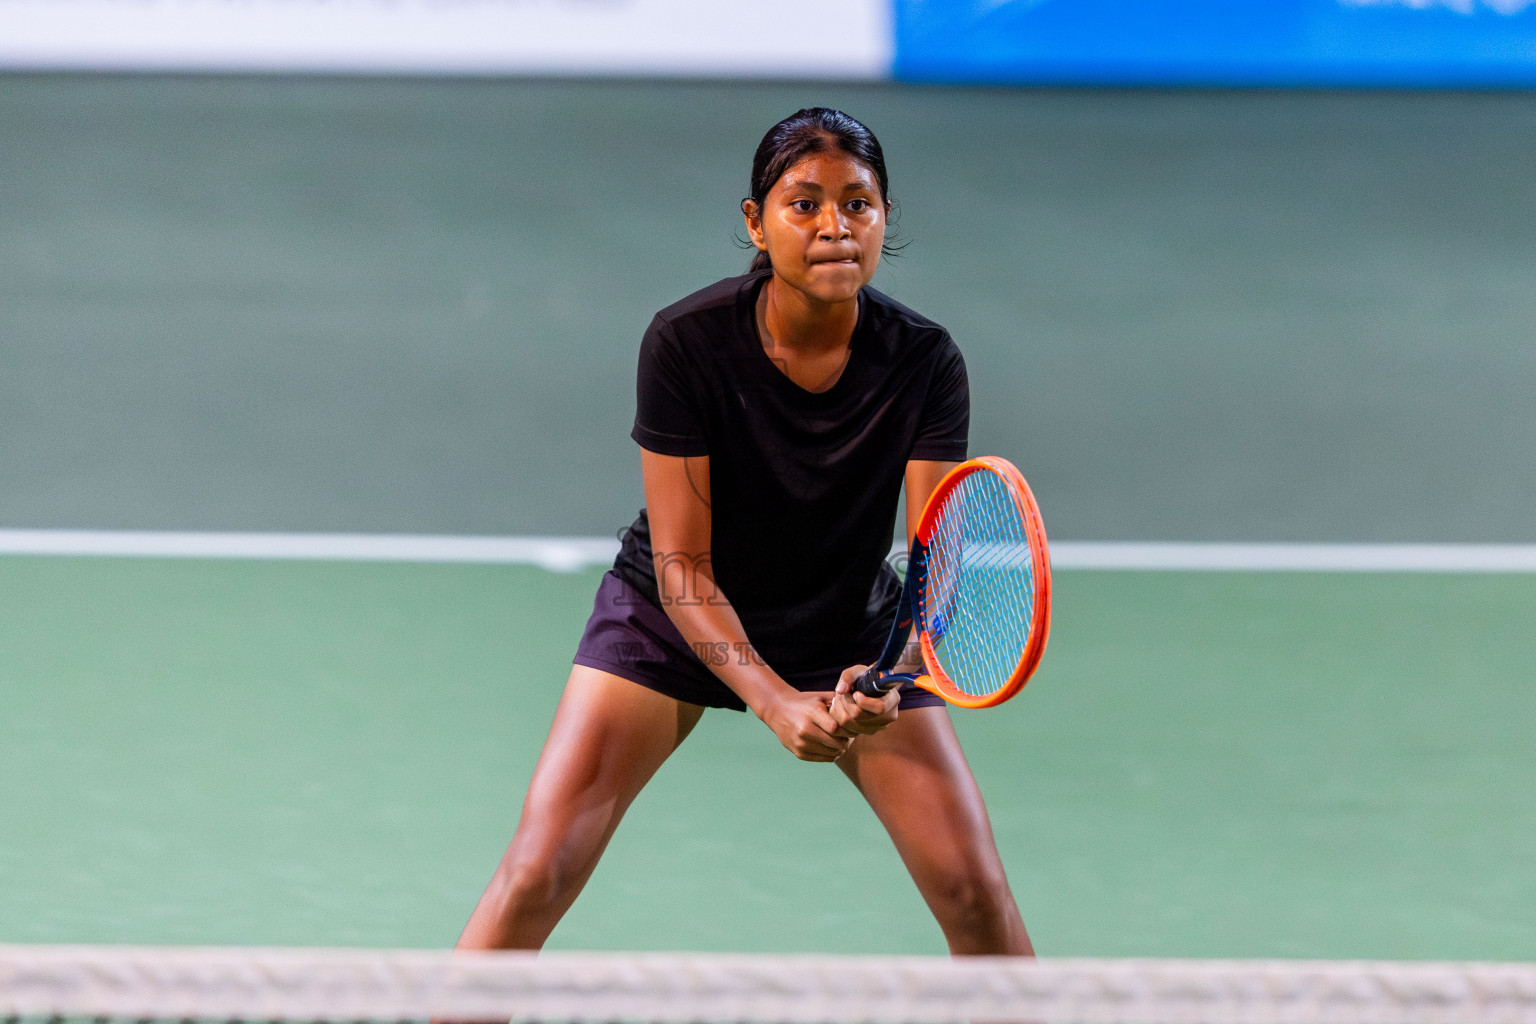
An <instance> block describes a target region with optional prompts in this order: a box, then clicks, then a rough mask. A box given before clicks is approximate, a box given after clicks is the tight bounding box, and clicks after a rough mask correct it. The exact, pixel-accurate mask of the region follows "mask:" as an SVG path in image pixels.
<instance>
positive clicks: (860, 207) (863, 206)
mask: <svg viewBox="0 0 1536 1024" xmlns="http://www.w3.org/2000/svg"><path fill="white" fill-rule="evenodd" d="M848 209H849V210H850V211H852V212H853V213H863V212H864V211H865V210H867V209H869V200H868V199H853V200H850V201H849V203H848Z"/></svg>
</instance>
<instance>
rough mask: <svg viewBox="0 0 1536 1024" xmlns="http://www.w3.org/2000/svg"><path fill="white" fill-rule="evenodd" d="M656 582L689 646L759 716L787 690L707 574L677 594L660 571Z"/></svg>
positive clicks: (729, 603) (664, 601)
mask: <svg viewBox="0 0 1536 1024" xmlns="http://www.w3.org/2000/svg"><path fill="white" fill-rule="evenodd" d="M657 580H658V589H659V591H660V596H661V606H662V608H663V609H664V610H665V611H666V613H667V617H668V618H669V619H671V620H672V624H673V625H674V626H676V627H677V631H678V632H679V633H681V634H682V635H683V639H684V640H686V641H688V646H690V647H691V648H693V650H694V652H695V654H697V655H698V656H699V660H700V661H702V662H703V663H704V664H705V665H706V666H707V667H708V668H709V670H710V671H711V672H713V673H714V674H715V675H716V676H717V677H718V678H719V679H720V681H721V682H723V683H725V685H726V686H728V687H730V689H731V691H732V692H734V693H735V694H736V696H738V697H740V698H741V699H742V701H744V702H745V703H746V705H747V707H749V708H751V709H752V710H753V711H754V712H755V713H756V714H757V715H758V716H759V717H761V716H762V714H763V708H764V707H765V706H766V705H767V704H769V703H771V702H772V701H773V700H774V699H776V698H778V697H780V696H782V695H784V694H785V693H786V692H789V691H791V690H792V687H790V685H789V684H788V683H786V682H784V680H783V679H782V678H780V676H779V674H778V673H777V672H775V671H773V669H772V668H770V667H769V666H768V665H767V663H766V662H764V661H763V659H762V658H761V657H759V656H758V653H757V650H756V649H755V648H754V647H753V646H752V642H751V641H750V640H748V639H747V631H746V629H745V628H744V627H743V626H742V624H741V618H740V617H739V616H738V615H737V614H736V609H735V608H733V607H731V602H730V600H729V599H727V598H726V596H725V594H723V593H722V592H721V591H720V588H719V587H717V586H716V585H715V582H714V580H713V579H712V578H710V577H709V576H708V574H707V573H705V572H700V573H699V574H698V578H697V580H696V581H694V584H693V588H692V590H691V592H690V591H689V590H688V589H687V588H684V589H683V591H682V592H677V589H676V585H673V586H672V587H669V586H668V584H667V581H666V579H665V577H664V576H662V575H660V574H658V577H657Z"/></svg>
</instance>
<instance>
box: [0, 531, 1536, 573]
mask: <svg viewBox="0 0 1536 1024" xmlns="http://www.w3.org/2000/svg"><path fill="white" fill-rule="evenodd" d="M618 547H619V545H618V541H616V540H614V539H612V538H609V537H453V536H428V535H420V534H364V533H176V532H163V531H138V530H0V555H105V556H115V557H126V558H248V559H272V560H307V561H336V562H465V563H479V564H487V565H536V566H539V567H540V568H543V569H548V570H550V571H551V572H575V571H577V570H580V569H583V568H587V567H590V566H600V565H606V564H608V563H609V562H612V561H613V556H614V554H615V552H617V551H618ZM1051 565H1052V567H1053V568H1056V569H1100V570H1132V571H1136V570H1142V571H1165V572H1201V571H1216V572H1503V573H1526V572H1536V544H1210V543H1143V542H1134V541H1058V542H1056V543H1055V544H1052V545H1051Z"/></svg>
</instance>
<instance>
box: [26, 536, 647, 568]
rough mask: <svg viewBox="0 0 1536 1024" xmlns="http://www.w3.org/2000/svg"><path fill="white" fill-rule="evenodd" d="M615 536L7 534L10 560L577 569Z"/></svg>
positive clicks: (592, 561) (594, 561)
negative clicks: (79, 558) (206, 560)
mask: <svg viewBox="0 0 1536 1024" xmlns="http://www.w3.org/2000/svg"><path fill="white" fill-rule="evenodd" d="M618 550H619V542H618V541H617V540H615V539H613V538H611V537H438V536H429V535H422V534H390V533H173V532H163V531H150V530H0V554H3V555H108V556H116V557H127V558H251V559H271V560H301V561H331V562H465V563H475V564H484V565H536V566H539V567H541V568H544V569H548V570H550V571H551V572H575V571H577V570H579V569H582V568H585V567H586V566H589V565H603V564H606V563H608V562H612V561H613V556H614V554H615V553H617V552H618Z"/></svg>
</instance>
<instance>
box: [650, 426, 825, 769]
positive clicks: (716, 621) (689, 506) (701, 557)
mask: <svg viewBox="0 0 1536 1024" xmlns="http://www.w3.org/2000/svg"><path fill="white" fill-rule="evenodd" d="M640 470H641V474H642V475H643V477H644V479H645V507H646V514H647V516H648V517H649V519H650V524H651V549H652V551H653V553H654V556H655V560H656V587H657V591H658V593H659V594H660V595H661V606H662V609H663V610H664V611H665V612H666V613H667V617H668V618H670V619H671V620H672V623H673V625H675V626H677V630H678V632H679V633H681V634H682V635H683V639H684V640H686V641H688V644H689V645H690V646H691V647H693V648H694V649H695V650H699V649H700V647H701V645H704V644H710V645H718V644H721V643H723V644H724V645H725V646H724V648H719V647H715V648H714V649H716V650H720V649H723V650H725V651H728V652H729V657H727V658H726V659H725V664H723V665H720V664H711V665H710V668H711V670H712V671H713V672H714V673H715V675H716V676H718V677H719V678H720V680H721V681H722V682H724V683H725V685H726V686H728V687H730V688H731V690H733V691H734V692H735V693H736V695H737V696H738V697H740V698H741V699H742V700H743V701H744V702H745V703H746V705H747V707H749V708H751V709H752V711H753V713H754V714H756V715H757V717H758V718H760V719H762V721H763V723H764V724H765V725H767V726H768V728H770V729H772V730H773V733H774V735H775V736H777V737H778V738H779V742H780V743H782V744H784V746H785V748H787V749H788V750H789V751H790V753H792V754H794V755H795V756H796V757H798V758H801V759H802V760H806V761H835V760H836V759H837V758H838V757H840V756H841V755H842V753H843V752H844V751H845V750H847V749H848V743H849V737H848V736H847V735H846V734H845V732H844V730H842V729H840V728H839V727H838V724H837V723H836V722H835V721H834V720H833V719H832V715H831V714H830V713H829V712H828V710H827V705H828V703H829V701H830V700H831V694H830V693H802V692H801V691H799V690H796V689H795V688H794V687H792V686H790V685H789V684H788V683H786V682H785V681H784V680H783V679H782V678H780V677H779V675H778V673H776V672H774V671H773V669H772V668H770V667H769V666H768V665H767V664H766V663H764V661H763V659H762V658H760V657H758V656H757V652H756V651H755V650H754V649H753V648H752V645H751V642H750V641H749V640H748V639H747V633H746V630H745V629H744V628H743V627H742V625H741V619H740V618H739V617H738V616H737V615H736V610H735V609H734V608H732V607H731V603H730V601H729V600H728V599H727V598H726V596H725V595H724V594H723V593H721V591H720V588H719V587H718V586H717V585H716V584H715V576H714V570H713V567H712V566H711V564H710V550H711V549H710V545H711V541H712V522H713V520H712V518H711V512H710V504H709V495H710V490H709V458H708V457H707V456H704V457H698V456H694V457H682V456H673V455H661V454H658V453H656V452H653V451H650V450H648V449H644V448H642V449H641V450H640Z"/></svg>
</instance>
